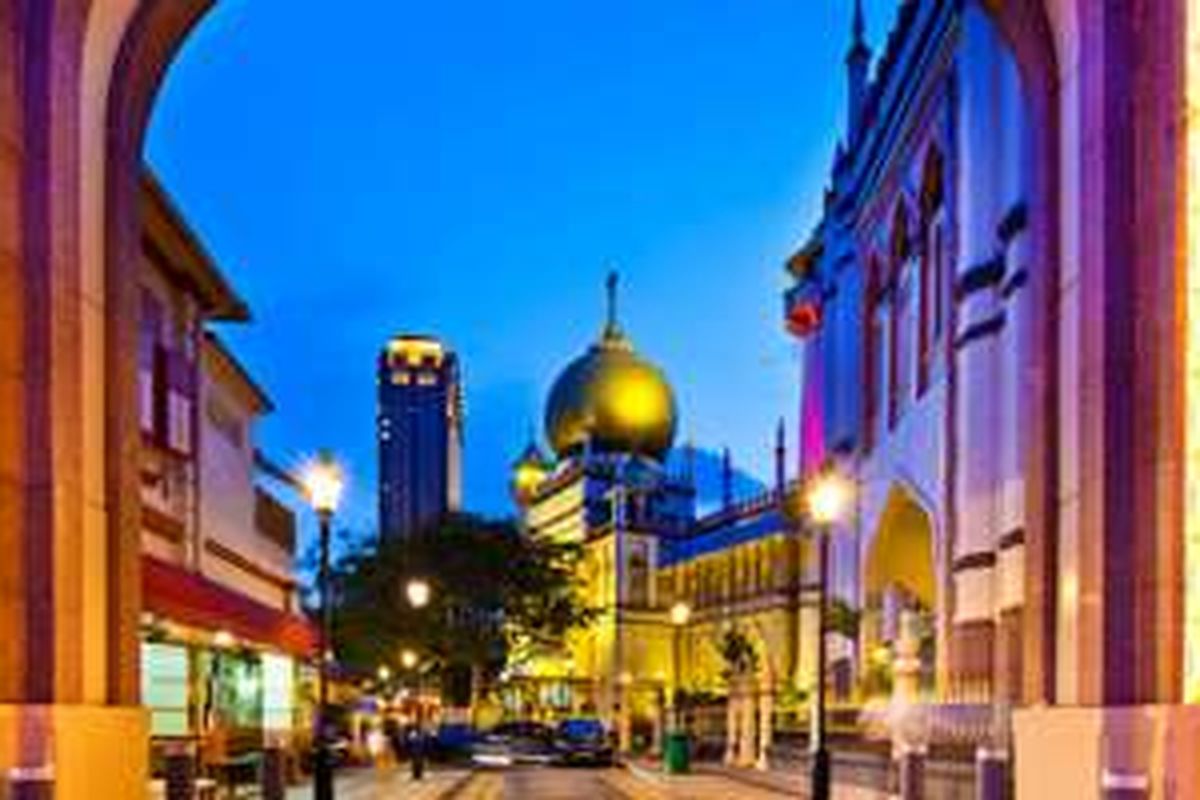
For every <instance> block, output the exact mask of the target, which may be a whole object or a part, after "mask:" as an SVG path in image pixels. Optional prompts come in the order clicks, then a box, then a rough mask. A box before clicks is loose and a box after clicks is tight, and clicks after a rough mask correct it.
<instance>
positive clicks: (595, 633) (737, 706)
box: [510, 275, 814, 765]
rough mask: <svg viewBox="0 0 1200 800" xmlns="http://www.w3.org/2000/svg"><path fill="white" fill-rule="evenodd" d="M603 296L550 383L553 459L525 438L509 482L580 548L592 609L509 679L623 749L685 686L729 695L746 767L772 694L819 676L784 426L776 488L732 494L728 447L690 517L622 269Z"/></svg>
mask: <svg viewBox="0 0 1200 800" xmlns="http://www.w3.org/2000/svg"><path fill="white" fill-rule="evenodd" d="M608 292H609V310H608V320H607V323H606V325H605V326H604V328H603V331H602V332H601V334H600V337H599V339H598V340H597V341H596V342H595V343H594V344H592V345H591V346H590V347H589V348H588V349H587V350H586V351H585V352H584V353H583V354H582V355H580V356H579V357H578V358H576V359H575V360H574V361H572V362H571V363H570V364H568V365H567V367H566V368H565V369H564V370H563V371H562V373H561V374H560V375H559V376H558V378H557V379H556V380H555V382H554V384H553V387H552V388H551V391H550V394H549V399H548V401H547V404H546V410H545V436H546V439H547V441H548V442H549V444H550V447H551V449H552V451H553V456H552V457H547V456H545V455H544V454H543V452H542V451H541V449H540V448H539V447H538V446H537V444H536V443H531V444H530V446H529V447H528V448H527V449H526V451H525V453H524V454H523V455H522V456H521V457H520V459H519V460H518V461H517V463H516V465H515V467H514V471H513V482H512V486H513V492H514V496H515V498H516V500H517V502H518V505H519V506H520V509H521V515H522V517H521V518H522V524H523V527H524V530H525V532H526V535H529V536H534V537H550V538H553V539H554V540H557V541H572V542H578V543H581V544H582V545H583V551H584V552H583V556H582V559H581V564H580V568H579V569H580V583H581V590H582V592H583V595H584V598H585V602H586V604H587V606H588V607H589V608H592V609H595V610H597V611H598V614H599V616H598V619H597V620H596V621H595V622H594V623H593V624H591V625H589V626H587V627H586V628H583V629H580V630H578V631H575V632H574V633H572V634H571V635H570V636H569V637H568V641H567V642H566V643H565V645H564V646H563V647H562V648H561V649H559V650H557V651H555V652H539V653H526V654H522V655H523V656H525V657H523V658H521V659H518V660H517V663H515V664H514V667H513V670H512V675H511V677H510V683H511V684H512V685H513V686H516V687H519V689H517V690H515V691H516V692H517V693H518V694H521V693H523V694H521V696H522V697H523V698H524V700H523V702H525V703H526V704H527V707H526V708H525V709H524V710H525V711H526V712H527V713H528V712H532V713H535V714H543V715H550V716H553V715H565V714H572V713H589V714H596V715H598V716H599V717H601V718H602V719H604V720H605V721H606V722H607V723H608V724H609V725H610V726H611V728H612V729H613V730H614V731H616V732H617V735H618V739H619V742H620V745H621V748H622V749H624V750H627V749H629V748H630V747H631V746H633V744H634V743H635V741H636V740H638V739H640V740H641V741H644V742H646V743H647V744H648V745H649V746H653V745H654V743H655V742H657V741H658V740H659V738H660V737H659V735H658V734H660V733H661V731H662V726H663V725H664V724H665V723H666V720H667V719H668V717H669V715H670V713H671V711H672V706H673V705H674V704H675V703H676V702H677V700H679V699H681V698H682V697H684V696H685V695H686V696H689V697H697V698H698V697H705V698H710V699H714V698H729V697H731V696H732V697H733V701H732V702H726V703H725V705H726V712H727V714H728V719H727V720H725V722H726V725H725V726H724V727H725V728H726V729H727V730H732V731H734V732H735V733H734V735H733V736H729V737H724V739H725V744H726V748H727V752H726V755H727V757H728V759H729V760H730V761H731V762H735V763H742V764H746V765H749V764H752V763H755V762H756V761H758V760H760V759H762V758H763V757H764V756H765V750H766V747H767V746H768V745H769V744H770V740H771V724H770V721H771V719H772V711H773V707H774V705H775V703H776V702H777V700H780V699H784V698H787V697H798V695H797V693H796V691H795V690H796V688H797V687H799V686H807V685H808V684H809V683H810V682H811V676H812V659H811V658H810V657H808V656H807V653H809V652H810V651H811V650H812V645H811V644H810V645H809V646H808V647H804V646H803V642H804V639H803V637H802V635H801V630H802V628H803V627H804V626H805V625H811V624H813V619H814V618H813V617H812V616H811V614H812V612H813V610H814V606H813V604H812V603H811V602H806V601H807V600H811V598H808V597H806V594H805V592H806V586H807V584H806V583H805V581H804V580H803V578H804V577H805V571H804V569H803V568H802V567H803V565H804V563H805V553H806V549H805V546H804V543H803V542H802V541H801V538H800V536H799V534H798V532H797V530H796V529H795V526H793V525H789V524H788V523H787V521H786V518H785V515H784V514H783V513H782V506H781V499H782V498H783V497H784V496H785V495H786V488H787V487H785V485H784V483H785V475H786V470H785V450H784V446H783V430H782V426H781V428H780V430H779V432H778V441H777V443H776V485H775V486H773V487H771V488H770V489H768V490H766V491H764V492H762V493H761V494H760V495H759V496H757V497H752V498H747V499H741V500H738V501H735V500H734V498H733V496H732V492H731V491H730V486H731V470H730V467H729V460H728V457H726V460H725V467H724V470H723V471H724V478H723V482H724V485H725V491H724V493H723V494H724V498H723V502H722V504H721V506H720V507H719V508H718V509H717V510H716V511H714V512H712V513H709V514H705V515H703V516H698V515H697V511H696V509H697V503H696V488H695V479H694V474H693V472H694V468H693V467H692V466H691V459H690V457H687V456H685V458H684V461H685V462H686V463H685V465H684V466H683V467H682V469H675V470H673V469H669V468H668V467H667V464H666V456H667V454H668V451H669V450H670V449H671V447H672V445H673V443H674V441H675V433H676V427H677V409H676V402H675V396H674V393H673V391H672V389H671V385H670V383H669V382H668V381H667V378H666V376H665V375H664V374H663V373H662V371H661V370H660V369H659V368H658V367H656V366H655V365H653V364H652V363H650V362H649V361H647V360H646V359H644V358H643V357H642V356H640V355H639V354H638V353H637V352H636V351H635V349H634V347H633V344H632V342H631V340H630V339H629V337H628V336H627V335H626V334H625V332H624V331H623V330H622V329H621V327H620V325H619V324H618V321H617V317H616V297H615V292H616V276H615V275H613V276H610V277H609V281H608ZM685 452H690V449H687V450H685ZM807 589H808V590H809V594H811V587H807ZM808 629H809V630H812V628H808Z"/></svg>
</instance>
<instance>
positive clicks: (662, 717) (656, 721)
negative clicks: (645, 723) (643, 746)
mask: <svg viewBox="0 0 1200 800" xmlns="http://www.w3.org/2000/svg"><path fill="white" fill-rule="evenodd" d="M657 695H658V696H657V697H656V698H655V701H654V714H653V716H652V719H651V723H652V725H653V730H652V731H651V733H650V738H651V741H650V754H651V755H653V756H658V755H660V754H661V753H662V749H663V736H664V734H665V731H666V729H667V726H666V719H667V705H666V703H665V702H664V690H663V689H659V690H658V692H657Z"/></svg>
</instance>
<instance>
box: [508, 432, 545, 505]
mask: <svg viewBox="0 0 1200 800" xmlns="http://www.w3.org/2000/svg"><path fill="white" fill-rule="evenodd" d="M549 474H550V465H549V464H548V463H546V459H545V457H543V456H542V451H541V449H539V448H538V446H537V444H536V443H535V442H530V443H529V446H528V447H526V448H525V452H524V453H523V454H522V455H521V457H520V458H519V459H517V463H516V464H514V465H513V476H512V493H513V497H514V498H515V499H516V500H517V502H518V503H521V504H524V503H525V502H527V501H528V500H529V498H530V497H532V496H533V495H534V493H535V492H536V491H537V490H538V487H539V486H541V484H542V481H544V480H545V479H546V476H547V475H549Z"/></svg>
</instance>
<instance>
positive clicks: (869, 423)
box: [862, 255, 884, 450]
mask: <svg viewBox="0 0 1200 800" xmlns="http://www.w3.org/2000/svg"><path fill="white" fill-rule="evenodd" d="M883 284H884V279H883V266H882V265H881V264H880V261H879V259H878V258H877V257H876V256H874V255H872V256H870V257H869V258H868V259H867V279H866V281H865V282H864V287H865V288H864V290H863V325H864V327H865V334H866V335H865V336H864V342H863V365H862V371H863V382H862V383H863V448H864V449H865V450H870V449H871V448H872V447H874V445H875V426H876V425H877V424H878V422H877V421H878V417H879V406H880V392H881V383H882V381H881V379H880V373H881V370H880V368H879V364H880V359H881V357H882V352H881V351H882V347H881V345H882V342H881V339H882V333H883V331H882V328H881V326H880V321H879V304H880V299H881V296H882V294H883Z"/></svg>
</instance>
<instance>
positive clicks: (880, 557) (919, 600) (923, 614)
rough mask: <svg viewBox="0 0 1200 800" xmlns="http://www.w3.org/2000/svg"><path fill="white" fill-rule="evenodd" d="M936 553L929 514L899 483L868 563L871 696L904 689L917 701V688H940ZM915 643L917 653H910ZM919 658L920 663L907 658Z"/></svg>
mask: <svg viewBox="0 0 1200 800" xmlns="http://www.w3.org/2000/svg"><path fill="white" fill-rule="evenodd" d="M935 552H936V548H935V543H934V526H933V521H932V519H931V518H930V516H929V514H928V513H927V512H926V511H925V509H924V508H922V507H921V505H920V504H919V503H918V502H917V501H916V499H915V498H914V497H913V495H912V494H911V493H910V492H909V491H908V490H907V489H905V488H904V487H902V486H893V487H892V489H891V490H890V491H889V493H888V497H887V502H886V504H885V505H884V508H883V512H882V514H881V515H880V518H879V523H878V526H877V527H876V530H875V533H874V535H873V536H872V538H871V540H870V545H869V546H868V549H867V552H866V558H865V560H864V562H863V576H862V580H863V591H864V598H865V605H864V609H863V618H862V625H861V629H860V632H859V636H860V645H861V646H862V649H863V652H864V653H865V655H866V664H865V665H864V676H863V678H864V688H865V689H866V691H867V692H868V694H874V695H876V696H878V695H881V694H892V693H893V692H898V691H903V693H905V694H907V695H909V696H910V699H913V698H912V697H911V695H913V694H915V692H916V691H924V692H930V691H932V690H934V689H935V686H934V676H935V674H936V672H935V667H936V659H937V658H938V654H937V643H936V636H935V631H936V625H935V614H936V612H937V610H938V608H939V597H938V594H939V592H938V583H939V581H938V577H937V567H936V561H935V555H934V554H935ZM914 637H916V639H917V640H916V641H913V638H914ZM914 645H915V646H916V647H917V650H916V652H915V653H914V652H910V651H911V650H912V648H913V647H914ZM914 656H915V658H916V659H917V662H916V663H906V662H905V660H906V659H907V660H909V661H911V659H912V658H914ZM914 671H915V672H914ZM902 675H903V676H904V677H902ZM913 679H915V680H916V684H915V685H909V686H906V687H904V688H903V689H902V687H901V681H902V680H909V681H911V680H913Z"/></svg>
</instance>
